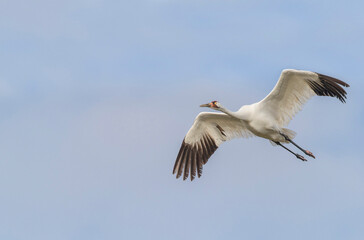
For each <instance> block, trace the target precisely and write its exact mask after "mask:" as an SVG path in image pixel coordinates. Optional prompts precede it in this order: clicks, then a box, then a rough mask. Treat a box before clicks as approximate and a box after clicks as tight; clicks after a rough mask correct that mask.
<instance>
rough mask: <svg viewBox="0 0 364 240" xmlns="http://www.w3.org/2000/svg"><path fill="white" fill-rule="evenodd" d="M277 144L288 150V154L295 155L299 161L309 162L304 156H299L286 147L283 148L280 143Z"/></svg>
mask: <svg viewBox="0 0 364 240" xmlns="http://www.w3.org/2000/svg"><path fill="white" fill-rule="evenodd" d="M275 144H277V145H279V146H281V147H282V148H284V149H286V150H287V151H288V152H290V153H292V154H293V155H295V156H296V157H297V158H298V159H300V160H302V161H307V160H306V158H304V157H303V156H301V155H299V154H298V153H294V152H292V151H291V150H290V149H288V148H286V147H285V146H283V145H282V144H281V143H280V142H275Z"/></svg>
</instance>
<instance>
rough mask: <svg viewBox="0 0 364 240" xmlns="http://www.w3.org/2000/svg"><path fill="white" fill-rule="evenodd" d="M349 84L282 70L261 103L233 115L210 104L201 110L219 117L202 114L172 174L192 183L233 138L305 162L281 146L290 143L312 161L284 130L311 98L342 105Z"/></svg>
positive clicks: (312, 73) (196, 121)
mask: <svg viewBox="0 0 364 240" xmlns="http://www.w3.org/2000/svg"><path fill="white" fill-rule="evenodd" d="M340 85H341V86H344V87H349V84H347V83H345V82H343V81H341V80H338V79H336V78H333V77H329V76H326V75H323V74H319V73H316V72H311V71H302V70H294V69H286V70H283V71H282V73H281V76H280V78H279V80H278V82H277V84H276V85H275V87H274V88H273V90H272V91H271V92H270V93H269V94H268V95H267V96H266V97H265V98H264V99H263V100H261V101H260V102H257V103H253V104H251V105H244V106H242V107H241V108H240V109H239V110H238V111H236V112H232V111H230V110H228V109H226V108H224V107H223V106H222V105H221V104H220V103H219V102H217V101H213V102H211V103H208V104H202V105H201V106H200V107H209V108H211V109H214V110H217V111H221V112H222V113H213V112H201V113H199V114H198V115H197V117H196V119H195V121H194V123H193V125H192V127H191V128H190V130H189V131H188V132H187V135H186V136H185V138H184V139H183V142H182V146H181V148H180V150H179V153H178V156H177V159H176V162H175V165H174V168H173V174H175V173H176V174H177V175H176V177H177V178H179V177H180V176H181V175H182V174H183V180H185V179H187V178H188V175H189V174H190V176H191V181H192V180H193V179H194V178H195V176H196V172H197V176H198V177H200V176H201V174H202V167H203V165H204V164H206V163H207V160H208V159H209V158H210V157H211V155H212V154H213V153H214V152H215V151H216V149H217V148H218V147H219V146H220V144H221V143H222V142H225V141H227V140H230V139H232V138H235V137H250V136H258V137H262V138H266V139H268V140H269V141H270V142H271V143H272V144H273V145H279V146H281V147H283V148H284V149H286V150H287V151H289V152H290V153H292V154H294V155H295V156H296V157H297V158H298V159H300V160H302V161H307V160H306V159H305V158H304V157H303V156H301V155H299V154H298V153H294V152H293V151H291V150H290V149H288V148H287V147H285V146H283V145H282V143H292V144H293V145H294V146H296V147H297V148H298V149H300V150H301V151H302V152H303V153H305V154H306V155H308V156H310V157H313V158H315V156H314V155H313V154H312V153H311V152H310V151H308V150H305V149H303V148H301V147H300V146H298V145H297V144H296V143H295V142H293V141H292V139H293V138H294V137H295V135H296V133H295V132H294V131H292V130H290V129H287V128H284V126H286V125H287V124H288V123H289V122H290V120H291V119H292V118H293V116H294V115H295V114H296V113H297V112H299V111H300V110H301V108H302V106H303V105H304V104H305V102H306V101H307V100H308V99H310V98H311V97H312V96H314V95H318V96H330V97H336V98H338V99H339V100H340V101H341V102H343V103H345V99H346V91H345V90H344V89H343V88H342V87H341V86H340Z"/></svg>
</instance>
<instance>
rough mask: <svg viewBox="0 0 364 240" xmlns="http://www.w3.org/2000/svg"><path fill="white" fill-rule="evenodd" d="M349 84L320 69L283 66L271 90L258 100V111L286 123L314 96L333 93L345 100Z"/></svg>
mask: <svg viewBox="0 0 364 240" xmlns="http://www.w3.org/2000/svg"><path fill="white" fill-rule="evenodd" d="M340 85H341V86H343V87H349V84H347V83H345V82H343V81H341V80H339V79H336V78H333V77H329V76H327V75H323V74H320V73H315V72H310V71H302V70H293V69H286V70H283V71H282V73H281V76H280V78H279V80H278V82H277V84H276V85H275V87H274V88H273V90H272V91H271V92H270V93H269V94H268V95H267V96H266V97H265V98H264V99H263V100H262V101H260V102H259V103H257V112H258V114H263V115H266V116H269V117H272V118H273V119H274V120H275V123H276V125H277V126H279V127H282V126H285V125H287V124H288V123H289V122H290V120H291V119H292V118H293V117H294V115H295V114H296V113H297V112H299V111H300V110H301V109H302V107H303V105H304V104H305V103H306V102H307V101H308V100H309V99H310V98H311V97H313V96H315V95H318V96H330V97H336V98H338V99H339V100H340V101H341V102H343V103H345V99H346V91H345V90H344V89H343V88H342V87H341V86H340Z"/></svg>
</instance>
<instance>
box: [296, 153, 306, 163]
mask: <svg viewBox="0 0 364 240" xmlns="http://www.w3.org/2000/svg"><path fill="white" fill-rule="evenodd" d="M296 157H297V158H298V159H300V160H302V161H304V162H306V161H307V159H306V158H304V157H303V156H301V155H299V154H296Z"/></svg>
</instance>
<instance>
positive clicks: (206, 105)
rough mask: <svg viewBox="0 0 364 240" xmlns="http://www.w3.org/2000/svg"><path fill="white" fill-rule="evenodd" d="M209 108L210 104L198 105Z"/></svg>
mask: <svg viewBox="0 0 364 240" xmlns="http://www.w3.org/2000/svg"><path fill="white" fill-rule="evenodd" d="M210 106H211V104H210V103H206V104H202V105H200V107H210Z"/></svg>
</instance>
